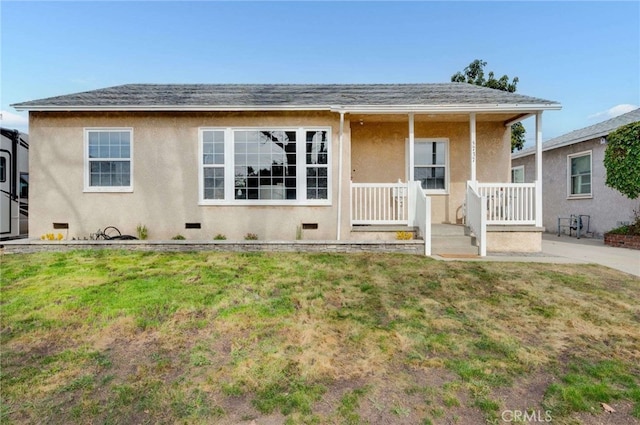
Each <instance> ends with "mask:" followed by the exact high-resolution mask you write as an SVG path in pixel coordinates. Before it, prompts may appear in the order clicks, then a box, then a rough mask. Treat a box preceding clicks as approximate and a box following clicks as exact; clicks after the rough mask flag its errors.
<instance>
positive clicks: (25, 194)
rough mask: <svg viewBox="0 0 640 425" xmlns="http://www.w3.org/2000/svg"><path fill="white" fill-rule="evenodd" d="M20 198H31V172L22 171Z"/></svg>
mask: <svg viewBox="0 0 640 425" xmlns="http://www.w3.org/2000/svg"><path fill="white" fill-rule="evenodd" d="M20 198H22V199H28V198H29V173H20Z"/></svg>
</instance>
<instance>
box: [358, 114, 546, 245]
mask: <svg viewBox="0 0 640 425" xmlns="http://www.w3.org/2000/svg"><path fill="white" fill-rule="evenodd" d="M534 115H535V117H536V146H537V150H538V155H537V156H536V158H537V161H536V166H537V175H538V176H540V175H541V170H542V165H541V152H540V151H541V146H542V137H541V122H542V121H541V111H536V112H535V113H515V112H514V113H512V114H511V115H509V114H491V113H482V114H481V113H475V112H471V113H468V114H459V113H458V114H450V115H445V114H442V115H434V114H427V115H424V114H417V113H408V114H407V115H406V116H405V120H404V122H403V120H402V119H401V117H399V116H397V115H396V116H384V115H377V116H365V115H360V116H355V117H352V119H351V158H350V160H351V182H350V186H349V204H348V205H349V219H350V222H349V224H350V226H351V230H352V233H351V237H352V238H357V239H360V240H363V239H364V238H365V237H366V236H364V235H363V234H362V232H363V230H365V229H367V227H371V226H396V227H397V226H404V228H406V229H407V230H408V231H409V230H410V231H412V232H414V233H415V236H416V237H417V238H420V239H423V240H424V243H425V254H426V255H431V254H432V253H433V252H434V246H433V241H434V240H437V239H434V235H433V231H432V225H433V224H440V223H443V224H457V225H460V226H461V227H464V228H466V234H467V235H468V236H469V237H470V242H471V241H473V243H474V246H476V249H477V254H478V255H480V256H486V255H487V251H489V252H505V251H509V252H539V251H540V250H541V240H542V239H541V232H542V231H543V229H542V204H541V201H542V196H541V193H542V187H541V183H540V179H539V178H538V179H537V180H536V181H535V182H534V183H509V180H510V173H511V161H510V153H511V149H510V147H511V144H510V126H511V125H512V124H514V123H515V122H518V121H520V120H522V119H524V118H527V117H529V116H534ZM403 128H404V131H403ZM390 181H396V182H395V183H391V182H390ZM396 227H394V229H395V228H396ZM414 229H415V230H414ZM354 230H355V232H354ZM376 231H377V232H378V233H380V229H379V228H377V229H376ZM369 235H370V236H372V237H373V238H378V237H380V235H373V233H370V234H369ZM399 236H401V235H399ZM388 237H389V235H387V238H388ZM471 237H472V238H471ZM435 248H436V249H439V248H438V247H435Z"/></svg>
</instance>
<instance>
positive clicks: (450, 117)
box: [348, 112, 522, 123]
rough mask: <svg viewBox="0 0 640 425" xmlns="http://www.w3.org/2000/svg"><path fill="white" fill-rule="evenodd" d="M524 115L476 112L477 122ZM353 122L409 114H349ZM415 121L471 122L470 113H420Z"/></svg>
mask: <svg viewBox="0 0 640 425" xmlns="http://www.w3.org/2000/svg"><path fill="white" fill-rule="evenodd" d="M521 115H522V112H518V113H511V114H509V113H493V114H491V113H485V114H483V113H476V122H481V121H482V122H488V121H493V122H507V121H509V120H512V119H514V118H516V117H519V116H521ZM348 117H349V119H351V122H359V121H360V120H362V122H363V123H366V122H408V121H409V116H408V115H407V114H349V115H348ZM414 119H415V122H469V114H419V113H416V114H415V115H414Z"/></svg>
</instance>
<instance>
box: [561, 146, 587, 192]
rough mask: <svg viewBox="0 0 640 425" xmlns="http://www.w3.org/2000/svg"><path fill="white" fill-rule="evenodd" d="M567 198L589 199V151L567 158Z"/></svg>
mask: <svg viewBox="0 0 640 425" xmlns="http://www.w3.org/2000/svg"><path fill="white" fill-rule="evenodd" d="M567 177H568V182H567V183H568V189H569V190H568V197H569V198H585V197H591V151H588V152H580V153H576V154H572V155H568V156H567Z"/></svg>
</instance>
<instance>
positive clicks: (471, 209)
mask: <svg viewBox="0 0 640 425" xmlns="http://www.w3.org/2000/svg"><path fill="white" fill-rule="evenodd" d="M477 184H478V183H477V182H473V181H468V182H467V195H466V209H467V210H466V215H467V226H468V227H469V229H470V230H471V231H472V232H473V234H474V235H475V237H476V244H477V245H478V254H480V256H481V257H485V256H486V255H487V214H486V212H485V211H486V205H487V198H486V197H485V196H484V195H481V194H479V193H478V192H477V191H476V187H477V186H476V185H477Z"/></svg>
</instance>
